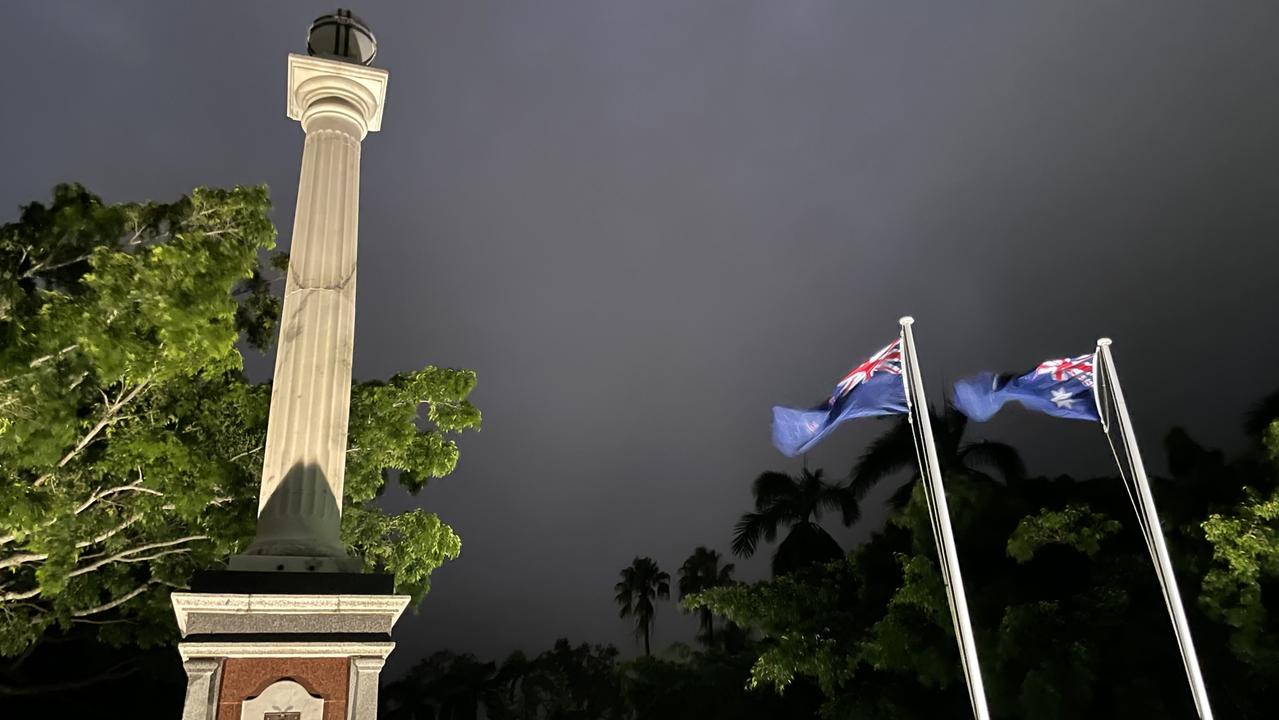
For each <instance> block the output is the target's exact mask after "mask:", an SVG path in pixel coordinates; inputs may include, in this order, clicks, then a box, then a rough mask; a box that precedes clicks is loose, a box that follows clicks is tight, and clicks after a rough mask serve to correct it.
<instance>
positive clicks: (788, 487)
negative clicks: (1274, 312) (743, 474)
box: [751, 470, 807, 511]
mask: <svg viewBox="0 0 1279 720" xmlns="http://www.w3.org/2000/svg"><path fill="white" fill-rule="evenodd" d="M805 473H807V471H805ZM751 493H752V494H754V496H755V509H756V510H759V511H764V510H767V509H768V508H770V507H772V506H774V505H777V504H779V503H783V502H786V501H790V500H793V499H794V498H795V497H796V496H798V495H799V484H798V483H796V482H795V478H792V477H791V476H790V475H787V474H786V473H779V472H773V471H771V470H770V471H768V472H764V473H760V475H759V477H757V478H755V482H753V483H751Z"/></svg>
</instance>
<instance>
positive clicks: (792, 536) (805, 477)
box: [733, 468, 861, 575]
mask: <svg viewBox="0 0 1279 720" xmlns="http://www.w3.org/2000/svg"><path fill="white" fill-rule="evenodd" d="M751 491H752V492H753V493H754V495H755V510H754V512H748V513H746V514H744V515H742V518H741V520H739V521H738V523H737V526H736V527H735V528H734V532H733V554H734V555H739V556H741V557H750V556H752V555H754V554H755V549H756V548H757V547H758V546H759V541H760V539H761V538H762V539H763V540H764V541H765V542H770V543H771V542H773V541H775V540H776V539H777V533H778V530H780V529H781V528H783V527H789V528H790V530H789V532H788V533H787V535H786V539H785V540H783V541H782V543H781V545H780V546H779V547H778V548H777V552H776V553H774V554H773V563H772V565H773V574H774V575H781V574H783V573H787V572H790V571H792V570H795V569H796V568H800V567H803V566H804V565H807V564H810V563H814V562H824V561H827V560H834V559H836V558H839V557H843V555H844V550H843V548H841V547H840V546H839V543H837V542H835V538H833V537H831V536H830V533H828V532H826V530H825V529H824V528H823V527H822V526H821V525H819V524H818V523H817V521H818V520H820V519H821V516H822V511H823V510H839V511H840V512H841V513H842V518H843V521H844V525H846V526H847V525H852V524H853V523H854V522H856V521H857V519H858V518H859V517H860V516H861V511H860V509H859V508H858V505H857V500H856V498H855V497H854V496H853V493H852V492H851V491H850V490H849V488H848V487H847V486H845V485H843V484H840V483H834V484H831V483H828V482H826V481H825V480H823V479H822V471H821V470H812V471H810V470H808V469H807V468H805V469H804V470H803V471H802V472H801V473H800V475H799V477H791V476H790V475H786V474H785V473H779V472H766V473H763V474H761V475H760V476H759V477H757V478H755V482H754V484H753V485H752V486H751Z"/></svg>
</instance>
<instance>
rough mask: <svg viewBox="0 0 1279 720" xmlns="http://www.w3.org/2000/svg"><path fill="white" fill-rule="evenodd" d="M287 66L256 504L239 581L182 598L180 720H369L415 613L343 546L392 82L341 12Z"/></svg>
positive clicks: (216, 581)
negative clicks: (372, 187) (285, 264)
mask: <svg viewBox="0 0 1279 720" xmlns="http://www.w3.org/2000/svg"><path fill="white" fill-rule="evenodd" d="M307 51H308V54H307V55H296V54H294V55H290V56H289V62H288V100H287V108H288V109H287V112H288V116H289V117H290V118H292V119H294V120H297V121H298V122H300V123H301V125H302V130H303V131H304V132H305V133H306V141H305V144H304V146H303V150H302V171H301V177H300V180H299V182H298V200H297V212H296V214H295V215H294V219H293V243H292V247H291V260H290V263H289V271H288V278H287V285H286V288H285V295H284V307H283V310H282V313H281V318H280V339H279V346H278V350H277V356H276V362H275V379H274V384H273V387H272V390H271V412H270V417H269V420H268V426H267V438H266V446H265V448H264V456H265V457H264V462H263V468H262V483H261V490H260V495H259V500H258V524H257V535H256V537H255V539H254V541H253V543H252V545H250V547H249V548H248V549H247V550H246V551H245V553H244V554H243V555H238V556H236V557H233V558H231V560H230V564H229V569H228V570H226V571H222V572H207V573H202V574H199V575H197V576H196V577H195V578H194V579H193V581H192V583H191V591H190V592H175V593H173V595H172V599H173V609H174V612H175V613H176V615H177V621H178V629H179V631H180V632H181V635H182V642H181V643H180V644H179V646H178V649H179V652H180V654H181V656H182V661H183V663H184V664H185V667H186V671H187V693H186V703H185V705H184V708H183V711H182V718H183V720H372V719H373V718H375V717H376V716H377V691H378V676H379V673H380V671H381V668H382V664H383V662H384V661H385V659H386V657H387V655H388V654H390V652H391V649H392V648H393V647H394V643H392V642H391V628H392V626H393V625H394V624H395V621H396V620H397V619H398V618H399V616H400V614H401V613H402V612H403V611H404V608H405V606H406V605H407V604H408V601H409V598H408V597H407V596H405V595H396V594H394V590H393V583H392V578H391V577H390V576H387V575H376V574H366V573H361V572H359V570H360V563H359V562H358V561H357V560H354V559H352V558H350V557H348V556H347V554H346V552H345V550H344V548H343V545H342V542H341V537H340V533H339V530H340V522H341V518H342V481H343V474H344V471H345V456H346V445H347V422H348V415H349V411H350V404H351V357H352V346H353V343H354V339H355V269H356V231H357V226H358V219H359V206H360V196H359V195H360V192H359V191H360V143H361V142H362V141H363V140H364V136H365V135H366V134H368V133H370V132H377V131H378V130H379V129H380V128H381V125H382V105H383V101H384V99H385V96H386V82H387V72H386V71H385V70H381V69H378V68H374V67H370V63H371V62H372V61H373V58H374V56H375V55H376V52H377V47H376V41H375V40H374V38H373V34H372V32H371V31H370V30H369V29H368V27H367V26H366V25H365V24H364V23H363V22H362V21H360V20H359V18H356V17H355V16H353V15H351V13H349V12H346V11H343V10H338V11H337V12H335V13H333V14H330V15H325V16H323V17H321V18H319V19H318V20H316V21H315V23H313V24H312V26H311V29H310V33H309V36H308V40H307Z"/></svg>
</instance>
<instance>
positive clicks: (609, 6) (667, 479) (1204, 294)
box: [0, 0, 1279, 673]
mask: <svg viewBox="0 0 1279 720" xmlns="http://www.w3.org/2000/svg"><path fill="white" fill-rule="evenodd" d="M1121 5H1122V6H1121ZM1138 5H1144V8H1139V7H1138ZM328 9H331V8H329V6H327V5H325V4H323V3H311V2H308V3H284V2H278V3H260V2H242V3H228V2H220V3H160V2H152V3H137V2H115V3H101V2H78V3H72V2H60V1H59V2H54V1H48V2H40V3H15V4H13V5H12V6H9V7H6V9H5V10H6V12H5V26H6V27H7V28H8V29H9V32H8V33H6V44H7V46H8V47H9V50H8V52H7V55H8V57H9V61H8V62H9V68H10V69H9V71H7V72H5V73H4V74H3V75H2V76H0V95H2V96H3V97H4V98H6V103H5V108H4V111H3V115H2V117H3V128H4V131H5V132H4V133H3V140H0V147H2V148H3V157H4V161H5V166H6V171H5V172H4V173H3V174H2V176H0V208H3V210H4V215H3V218H4V219H5V220H7V219H10V218H12V217H14V216H15V215H16V209H17V206H18V205H19V204H22V203H25V202H28V201H30V200H33V199H43V198H46V197H47V196H48V191H49V189H50V187H52V185H53V184H55V183H56V182H59V181H64V180H78V181H81V182H83V183H85V184H86V185H88V186H89V187H90V188H91V189H94V190H95V191H97V192H99V193H101V194H103V195H104V196H106V197H107V198H108V199H110V200H116V201H120V200H136V199H144V198H155V199H172V198H175V197H177V196H178V195H180V194H182V193H184V192H186V191H188V190H189V189H190V188H191V187H193V186H196V185H201V184H205V185H217V184H230V183H261V182H265V183H268V184H269V185H270V186H271V188H272V193H273V195H274V198H275V202H276V211H275V218H276V221H277V224H278V225H279V227H280V230H281V238H280V239H281V244H282V245H283V246H284V247H287V245H288V239H289V226H290V222H291V218H292V207H293V196H294V193H295V188H296V182H297V173H298V167H299V161H300V157H301V142H302V133H301V130H300V129H299V128H298V126H297V124H296V123H294V122H293V121H290V120H288V119H286V118H285V117H284V100H285V98H284V95H285V92H284V91H285V85H284V81H285V79H284V72H285V55H286V53H288V52H290V51H301V50H302V49H303V47H304V44H303V41H304V35H305V30H306V26H307V23H308V22H309V21H310V20H311V19H312V18H314V17H315V16H316V15H318V14H320V13H321V12H323V11H325V10H328ZM355 10H356V12H357V13H358V14H360V15H362V16H363V17H364V18H365V19H366V20H368V22H369V23H370V24H371V25H372V26H373V28H374V30H375V31H376V32H377V34H378V38H379V40H380V42H381V54H380V56H379V59H378V64H379V66H381V67H385V68H387V69H389V70H390V71H391V81H390V86H389V93H388V99H387V107H386V119H385V123H384V126H383V132H382V133H380V134H376V135H371V136H370V137H369V138H368V139H367V140H366V141H365V144H364V148H365V149H364V165H363V176H362V183H363V204H362V210H363V212H362V218H361V228H360V238H361V245H362V247H361V268H360V273H361V279H360V291H359V292H360V295H359V313H358V316H357V317H358V324H357V332H356V357H355V369H356V374H357V376H358V377H359V378H361V379H368V378H380V377H385V376H387V375H390V374H391V373H394V372H397V371H401V370H408V369H412V368H416V367H419V366H421V365H424V364H427V363H433V364H437V365H449V366H459V367H470V368H474V369H476V370H477V371H478V372H479V376H480V384H479V387H478V389H477V390H476V392H475V395H474V400H475V401H476V403H477V404H478V405H480V407H481V408H482V409H483V410H484V413H485V422H484V429H483V431H482V432H481V433H479V434H474V435H471V436H467V437H465V438H464V440H463V443H462V447H463V454H462V460H461V463H460V465H459V467H458V470H457V472H456V473H455V474H454V475H453V476H452V477H450V478H447V479H444V480H441V481H437V482H435V483H433V484H432V485H431V486H430V487H429V488H427V489H426V490H425V491H424V492H423V493H421V494H420V495H419V496H418V497H417V498H410V497H408V496H406V495H399V494H393V495H392V498H391V501H392V502H393V503H394V504H395V505H396V506H402V507H407V506H410V505H416V504H422V505H424V506H425V507H427V508H429V509H430V510H432V511H434V512H438V513H439V514H440V515H441V516H442V517H443V518H444V519H445V520H446V521H447V522H449V523H450V524H452V525H453V527H454V528H455V529H456V530H457V531H458V532H459V533H460V534H461V536H462V538H463V545H464V547H463V554H462V557H461V559H459V560H458V561H456V562H454V563H451V564H449V565H447V566H446V567H444V568H442V569H441V570H439V571H438V572H437V573H436V575H435V579H434V582H435V589H434V590H433V592H432V593H431V595H430V596H429V597H428V598H427V600H426V602H425V603H424V604H423V605H422V607H421V609H420V612H419V614H418V615H416V616H409V617H406V619H404V620H402V621H401V623H400V625H399V627H398V629H397V633H396V637H397V640H398V641H399V642H400V643H401V646H400V650H399V651H397V653H396V655H395V656H393V658H392V665H391V670H390V672H391V673H395V672H398V671H400V670H402V669H403V668H404V667H405V666H407V664H409V663H410V662H411V661H412V660H413V659H414V658H415V657H416V656H418V655H420V654H422V653H424V652H427V651H429V650H432V649H435V648H438V647H450V648H453V649H456V650H469V651H473V652H476V653H478V654H479V655H481V656H482V657H493V658H500V657H501V656H503V655H505V653H506V652H508V651H509V650H511V649H513V648H517V647H518V648H523V649H525V650H527V651H531V652H536V651H539V650H541V649H543V648H545V647H548V646H549V645H550V643H551V642H552V641H553V640H554V639H555V638H556V637H559V636H569V637H570V638H572V639H574V640H575V641H581V640H589V641H599V642H605V641H606V642H614V643H618V644H619V646H621V647H622V648H624V649H625V650H626V651H627V652H632V651H633V648H634V646H633V645H632V644H631V641H630V637H629V631H628V627H627V625H626V624H625V623H624V622H623V621H621V620H619V619H617V617H616V607H615V606H614V605H613V603H612V586H613V584H614V582H616V579H617V572H618V570H619V569H620V568H622V567H623V566H624V565H626V564H627V563H628V562H629V561H630V560H631V558H632V557H634V556H635V555H637V554H647V555H651V556H653V557H654V558H655V559H657V561H658V562H659V563H660V564H661V565H662V566H663V567H664V568H665V569H667V570H668V571H670V572H671V573H672V574H674V572H675V570H676V569H677V567H678V566H679V564H680V563H681V562H682V560H683V559H684V557H686V556H687V555H688V553H689V552H690V551H691V550H692V549H693V548H694V547H695V546H696V545H699V544H706V545H710V546H712V547H715V548H718V549H719V550H721V551H724V552H727V550H728V541H729V538H730V535H731V528H732V525H733V522H734V521H735V519H736V517H737V516H738V515H739V514H740V513H742V512H743V511H745V510H747V509H748V507H749V504H750V502H751V499H750V492H749V484H750V481H751V479H752V478H753V477H754V476H755V475H756V474H758V473H759V472H760V471H762V470H764V469H768V468H774V469H781V470H797V469H798V462H797V461H788V460H786V459H785V458H783V457H782V456H780V455H779V454H777V453H776V451H774V450H773V449H772V447H771V446H770V444H769V442H768V421H769V407H770V406H771V405H772V404H774V403H784V404H792V405H808V404H811V403H813V402H816V401H817V400H819V399H821V398H822V397H823V396H824V394H825V393H827V392H828V391H829V389H830V386H831V385H832V383H833V382H834V381H835V380H836V379H837V378H838V377H839V376H840V375H841V374H842V373H843V372H844V371H845V370H847V368H848V367H849V366H850V365H851V364H853V363H854V362H856V361H858V360H860V359H863V358H865V356H866V355H867V354H868V353H869V352H871V351H873V350H875V349H877V348H879V347H880V346H882V345H883V344H884V343H886V342H887V341H888V340H889V339H890V338H891V337H892V336H893V334H894V333H895V332H896V319H897V317H898V316H899V315H902V314H905V313H910V314H913V315H914V316H915V317H916V318H917V324H916V337H917V340H918V344H919V349H920V354H921V360H922V362H923V365H924V368H925V373H926V378H925V380H926V382H927V383H928V385H929V390H930V392H931V393H932V395H933V398H934V400H939V399H940V398H941V391H942V390H943V387H944V383H946V382H949V381H953V380H955V379H957V378H959V377H961V376H963V375H964V374H967V373H971V372H974V371H978V370H982V369H997V370H1013V369H1023V368H1026V367H1029V366H1031V365H1033V364H1034V363H1035V362H1038V361H1039V360H1041V359H1044V358H1047V357H1056V356H1062V355H1067V354H1077V353H1082V352H1087V351H1089V350H1091V348H1092V347H1093V341H1094V339H1095V338H1096V337H1097V336H1098V335H1102V334H1108V335H1111V336H1113V337H1114V338H1115V343H1116V344H1115V353H1116V358H1117V364H1118V366H1119V369H1120V371H1121V373H1122V375H1123V377H1124V380H1125V390H1126V394H1127V395H1128V396H1129V402H1130V404H1131V406H1132V408H1133V412H1134V416H1135V420H1136V422H1137V426H1138V430H1139V432H1140V434H1141V436H1142V437H1143V438H1144V440H1145V445H1146V447H1147V455H1148V457H1149V459H1150V461H1151V464H1152V465H1154V466H1155V467H1156V468H1158V467H1159V466H1160V465H1162V463H1161V462H1159V461H1158V460H1157V457H1158V455H1159V445H1158V443H1157V441H1158V439H1159V436H1160V435H1161V434H1162V433H1163V432H1164V430H1165V429H1166V428H1167V427H1168V426H1169V425H1171V424H1174V423H1179V424H1183V425H1185V426H1186V427H1188V428H1189V429H1190V430H1191V431H1192V433H1193V434H1195V435H1196V436H1197V437H1199V438H1201V439H1202V440H1203V441H1205V442H1208V443H1210V444H1216V445H1223V446H1225V447H1227V448H1237V447H1238V446H1239V444H1240V442H1241V441H1240V438H1239V432H1238V430H1237V428H1238V426H1239V418H1240V415H1241V413H1242V412H1243V411H1245V410H1246V409H1247V407H1248V406H1249V404H1250V403H1251V402H1253V401H1254V400H1255V399H1257V398H1259V397H1260V396H1261V395H1262V394H1264V393H1265V392H1266V391H1269V390H1271V389H1272V388H1273V387H1274V386H1276V385H1279V372H1276V369H1275V368H1276V367H1277V365H1279V341H1276V339H1275V330H1276V326H1275V321H1274V319H1273V318H1274V317H1275V314H1274V313H1275V308H1277V307H1279V283H1275V282H1273V279H1274V277H1275V272H1276V270H1275V268H1276V267H1277V266H1279V243H1276V242H1275V240H1276V237H1277V236H1279V203H1277V202H1276V198H1277V197H1279V162H1277V160H1279V155H1277V152H1276V151H1277V150H1279V143H1277V142H1276V137H1279V82H1277V80H1279V44H1277V43H1276V42H1275V29H1276V28H1277V27H1279V4H1276V3H1265V2H1256V3H1245V2H1238V3H1202V2H1162V3H1157V4H1139V3H1125V4H1120V3H1107V2H1060V3H1055V4H1051V5H1050V4H1048V3H1018V2H1008V3H976V2H966V3H946V2H934V3H907V2H895V3H870V2H852V1H851V0H832V1H831V2H807V1H802V2H801V1H800V0H787V1H786V2H776V1H767V0H762V1H760V2H746V1H744V0H732V1H728V0H725V1H714V2H712V1H706V0H704V1H702V2H687V1H685V0H671V1H663V2H657V1H652V0H647V1H645V2H638V1H636V0H630V1H629V2H613V1H608V2H606V1H601V0H580V1H579V2H549V1H543V2H536V3H531V2H530V3H526V2H507V3H489V2H478V1H476V0H466V1H465V2H462V1H461V0H458V1H455V2H413V3H406V2H400V3H383V2H372V1H371V0H365V2H362V3H361V4H360V5H359V6H357V7H355ZM249 362H250V369H251V371H252V372H253V374H254V376H255V377H258V378H265V377H266V376H267V375H269V372H270V367H271V361H270V359H269V358H261V357H256V358H255V357H250V360H249ZM884 427H885V426H884V425H882V424H879V423H876V422H875V421H869V422H863V423H860V424H856V425H852V426H848V427H847V428H846V429H845V430H842V431H841V432H839V433H838V434H837V435H836V436H834V437H832V438H831V439H830V440H828V441H827V442H826V443H825V444H824V445H823V446H821V447H820V448H819V449H818V451H817V452H815V453H813V455H812V456H811V457H810V463H811V464H813V465H819V466H824V467H826V468H828V470H829V472H831V473H834V474H836V475H842V474H843V473H845V472H846V471H847V469H848V467H849V466H850V465H851V463H852V461H853V460H854V458H855V457H856V456H857V454H858V453H859V451H860V448H861V447H862V445H863V444H864V443H865V442H866V441H867V440H869V439H870V438H873V437H874V436H875V434H876V433H878V432H880V431H882V430H883V429H884ZM976 431H977V436H986V437H995V438H999V439H1003V440H1009V441H1012V442H1014V443H1016V444H1018V445H1019V446H1021V447H1022V448H1024V450H1025V452H1026V455H1027V459H1028V462H1029V464H1030V467H1031V470H1032V471H1033V472H1037V473H1048V474H1057V473H1060V472H1082V473H1089V472H1104V471H1107V470H1108V465H1107V464H1106V463H1107V461H1108V459H1109V456H1108V451H1107V450H1106V448H1105V443H1104V441H1103V440H1102V438H1101V437H1100V434H1099V432H1098V431H1097V430H1096V428H1095V427H1092V426H1089V425H1087V424H1084V423H1070V422H1065V421H1060V420H1052V419H1049V418H1043V417H1032V416H1029V415H1027V414H1025V413H1022V412H1020V411H1009V412H1008V413H1006V415H1005V416H1003V417H1002V418H1001V419H1000V420H997V421H996V422H993V423H991V424H989V425H987V426H983V427H980V428H976ZM870 515H871V516H872V517H874V518H882V514H879V513H875V512H871V513H870ZM866 532H868V530H867V528H865V527H859V528H856V529H854V530H853V531H844V530H840V531H838V532H837V533H836V534H837V537H839V538H840V539H841V540H842V541H843V542H845V543H846V544H850V543H851V542H853V541H854V540H855V539H856V538H859V537H864V536H865V533H866ZM960 551H961V558H962V547H961V548H960ZM739 567H741V568H742V572H741V575H742V577H744V578H747V579H751V578H758V577H760V576H762V575H763V574H764V573H765V571H766V564H765V560H764V559H762V558H761V559H759V560H757V561H751V562H748V563H745V564H744V565H742V564H739ZM970 592H971V590H970ZM692 628H693V621H692V620H691V619H688V618H683V617H680V616H679V615H678V614H677V613H676V612H675V611H674V610H668V611H666V612H665V614H663V615H662V616H660V618H659V621H658V626H657V633H658V634H657V642H658V643H659V644H664V643H665V642H668V641H671V640H675V639H685V640H686V639H688V638H689V637H690V636H691V631H692Z"/></svg>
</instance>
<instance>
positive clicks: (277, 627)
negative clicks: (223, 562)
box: [172, 572, 409, 720]
mask: <svg viewBox="0 0 1279 720" xmlns="http://www.w3.org/2000/svg"><path fill="white" fill-rule="evenodd" d="M390 580H391V579H390V578H389V577H387V576H382V575H347V574H307V573H300V574H296V575H295V574H293V573H269V574H268V573H238V572H230V573H207V574H203V575H200V576H197V578H196V580H195V582H194V583H193V587H195V589H196V590H200V591H202V592H189V593H173V596H172V598H173V609H174V612H175V614H176V615H177V619H178V630H179V631H180V632H181V634H182V642H181V643H180V644H179V645H178V652H179V653H180V654H181V656H182V661H183V663H184V664H185V666H186V669H187V699H186V705H185V707H184V708H183V713H182V720H242V719H245V720H247V719H248V718H252V720H262V718H263V717H264V713H266V712H297V713H300V714H299V715H298V719H299V720H373V718H375V717H377V689H378V675H379V673H380V672H381V669H382V664H383V662H384V661H385V660H386V656H387V655H389V654H390V652H391V650H392V649H393V648H394V647H395V643H393V642H391V629H392V628H393V627H394V625H395V621H396V620H398V619H399V617H400V614H401V613H403V612H404V608H405V607H406V606H407V605H408V602H409V597H408V596H407V595H393V594H390V584H391V583H390ZM255 586H258V587H260V588H262V589H264V590H271V591H278V590H281V589H286V588H287V589H292V590H294V591H293V592H251V590H253V589H254V587H255ZM324 588H328V589H331V590H334V591H335V592H331V593H328V594H325V593H323V592H317V591H319V590H323V589H324ZM378 589H382V590H384V591H385V592H383V593H377V592H376V591H377V590H378ZM350 590H361V591H373V592H362V593H354V592H346V591H350ZM264 708H265V709H264Z"/></svg>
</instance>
